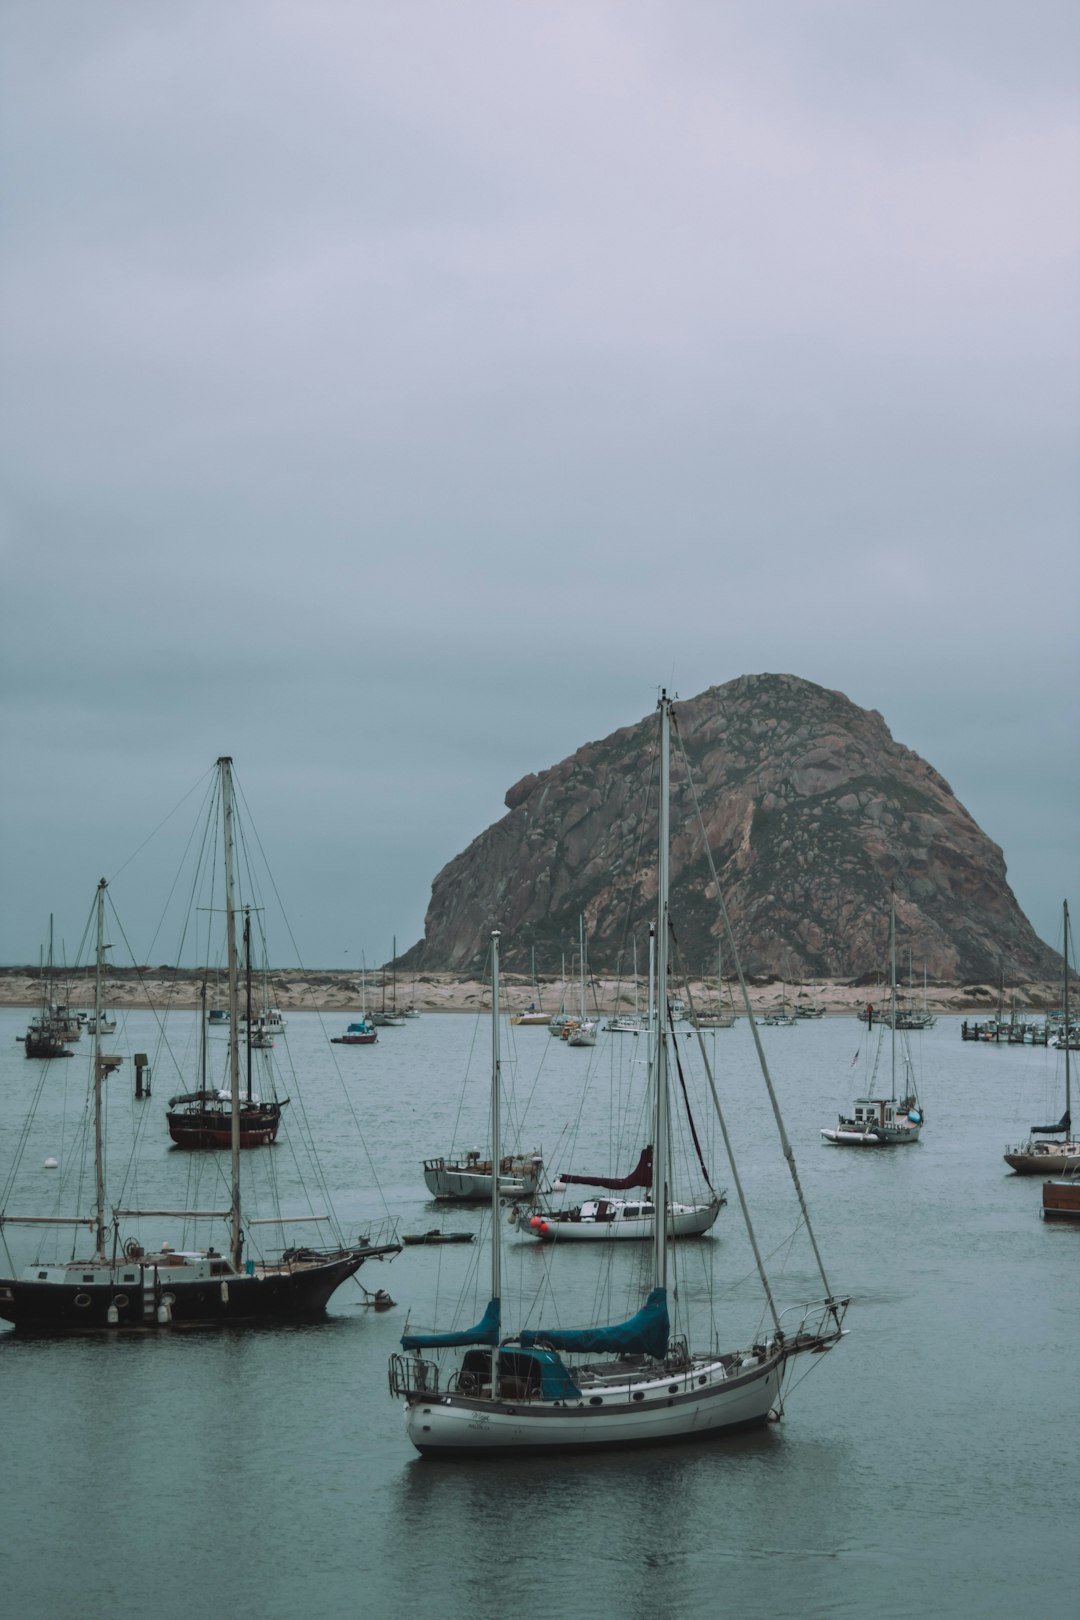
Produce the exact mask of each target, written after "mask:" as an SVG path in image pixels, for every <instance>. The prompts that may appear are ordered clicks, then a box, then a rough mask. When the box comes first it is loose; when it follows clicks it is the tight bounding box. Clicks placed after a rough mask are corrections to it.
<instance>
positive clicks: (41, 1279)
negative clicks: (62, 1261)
mask: <svg viewBox="0 0 1080 1620" xmlns="http://www.w3.org/2000/svg"><path fill="white" fill-rule="evenodd" d="M48 1275H49V1273H48V1272H47V1271H39V1272H38V1282H44V1281H45V1279H46V1277H47V1276H48Z"/></svg>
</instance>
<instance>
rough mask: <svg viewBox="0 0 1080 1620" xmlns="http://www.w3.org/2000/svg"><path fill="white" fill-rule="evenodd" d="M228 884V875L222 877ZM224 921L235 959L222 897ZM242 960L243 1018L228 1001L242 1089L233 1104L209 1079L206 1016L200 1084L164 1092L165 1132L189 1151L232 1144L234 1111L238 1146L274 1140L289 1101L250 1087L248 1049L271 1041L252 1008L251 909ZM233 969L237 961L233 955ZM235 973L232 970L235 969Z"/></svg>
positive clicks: (232, 1054) (228, 1090) (233, 1060)
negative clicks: (242, 1045) (242, 1076)
mask: <svg viewBox="0 0 1080 1620" xmlns="http://www.w3.org/2000/svg"><path fill="white" fill-rule="evenodd" d="M226 884H227V889H228V879H227V880H226ZM226 927H227V929H228V930H229V941H230V948H231V950H232V954H233V958H234V959H235V954H236V948H235V940H234V937H233V927H234V924H233V911H232V909H231V908H230V905H229V903H228V902H227V903H226ZM244 963H245V986H246V1012H245V1015H244V1017H243V1019H242V1020H241V1019H238V1018H237V1017H236V1016H234V1009H233V1007H232V1006H231V1005H230V1009H229V1011H230V1017H229V1020H228V1030H229V1063H230V1065H233V1064H235V1065H236V1066H237V1068H239V1063H240V1050H239V1040H240V1037H239V1033H238V1027H239V1024H240V1023H241V1022H242V1024H243V1027H244V1031H245V1057H246V1066H245V1081H246V1083H245V1085H244V1089H243V1092H242V1093H241V1095H240V1096H239V1098H238V1099H237V1102H236V1106H235V1108H234V1106H233V1095H232V1092H233V1087H232V1086H231V1085H229V1086H222V1087H217V1086H213V1085H211V1084H209V1082H208V1079H207V1046H206V1026H207V1020H206V1018H205V1017H204V1018H201V1019H200V1020H199V1028H200V1033H201V1042H200V1050H199V1084H198V1087H197V1088H196V1089H195V1090H193V1091H185V1092H179V1093H177V1095H176V1096H173V1097H170V1098H169V1107H168V1112H167V1113H166V1115H165V1123H166V1125H167V1127H168V1131H169V1136H170V1138H171V1140H172V1141H173V1143H174V1144H175V1145H176V1146H177V1147H179V1148H186V1149H188V1150H189V1151H194V1150H197V1149H203V1148H231V1147H232V1144H233V1131H234V1123H233V1121H234V1116H235V1119H236V1126H235V1129H236V1130H237V1131H238V1132H239V1138H238V1146H239V1147H241V1148H257V1147H268V1146H269V1145H270V1143H271V1142H276V1141H277V1134H278V1130H279V1128H280V1126H281V1112H282V1109H283V1108H286V1107H288V1102H289V1099H288V1098H287V1097H284V1098H281V1099H278V1098H277V1097H270V1098H267V1099H265V1100H264V1099H263V1098H261V1097H258V1096H256V1094H255V1091H254V1089H253V1069H252V1057H251V1054H252V1052H254V1051H266V1050H268V1048H269V1047H272V1046H273V1044H274V1042H273V1039H272V1038H271V1037H268V1036H267V1034H266V1033H265V1032H264V1031H263V1030H262V1028H261V1027H260V1025H259V1023H258V1022H257V1021H256V1019H255V1018H254V1017H253V1016H252V1012H251V914H250V911H245V913H244ZM232 965H233V969H234V970H235V967H236V963H235V960H233V964H232ZM233 976H234V979H235V971H234V975H233ZM235 992H236V986H235V984H233V985H232V986H231V994H230V1002H232V1001H235V1000H236V999H237V997H236V993H235ZM202 996H203V1002H204V1004H205V1000H206V986H205V984H204V985H203V990H202Z"/></svg>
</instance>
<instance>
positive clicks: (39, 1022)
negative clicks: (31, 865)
mask: <svg viewBox="0 0 1080 1620" xmlns="http://www.w3.org/2000/svg"><path fill="white" fill-rule="evenodd" d="M81 1035H82V1024H81V1023H80V1021H79V1019H78V1016H77V1015H76V1014H75V1013H73V1012H72V1011H71V1009H70V1008H69V1007H65V1006H62V1005H60V1004H59V1003H58V1002H55V1001H54V1000H53V920H52V915H51V913H50V916H49V955H48V960H47V961H46V963H45V964H44V967H43V968H42V979H41V1011H40V1012H39V1013H38V1014H37V1016H36V1017H34V1018H32V1019H31V1020H30V1024H29V1026H28V1028H27V1031H26V1034H25V1035H24V1036H23V1051H24V1052H25V1053H26V1055H27V1057H28V1058H56V1057H70V1056H71V1053H70V1052H69V1051H68V1050H67V1048H68V1047H69V1046H70V1045H71V1044H72V1042H73V1041H77V1040H78V1039H79V1037H80V1036H81Z"/></svg>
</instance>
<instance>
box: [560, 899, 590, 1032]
mask: <svg viewBox="0 0 1080 1620" xmlns="http://www.w3.org/2000/svg"><path fill="white" fill-rule="evenodd" d="M578 936H579V954H580V958H581V1015H580V1017H578V1018H575V1019H574V1020H573V1022H572V1023H570V1024H568V1025H567V1026H566V1028H565V1030H564V1031H563V1034H564V1037H565V1040H566V1044H567V1046H595V1045H596V1032H597V1028H598V1024H597V1020H596V1019H595V1018H590V1017H589V1011H588V1007H587V1005H586V997H585V987H586V985H587V983H588V973H587V969H586V955H585V918H584V917H579V918H578Z"/></svg>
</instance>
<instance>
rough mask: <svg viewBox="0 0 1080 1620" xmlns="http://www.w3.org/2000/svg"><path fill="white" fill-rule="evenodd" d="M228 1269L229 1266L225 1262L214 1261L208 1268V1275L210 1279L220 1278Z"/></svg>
mask: <svg viewBox="0 0 1080 1620" xmlns="http://www.w3.org/2000/svg"><path fill="white" fill-rule="evenodd" d="M228 1269H229V1266H228V1262H227V1261H225V1260H215V1261H214V1262H213V1264H212V1265H211V1267H210V1275H211V1277H221V1276H223V1275H224V1274H225V1272H227V1271H228Z"/></svg>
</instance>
